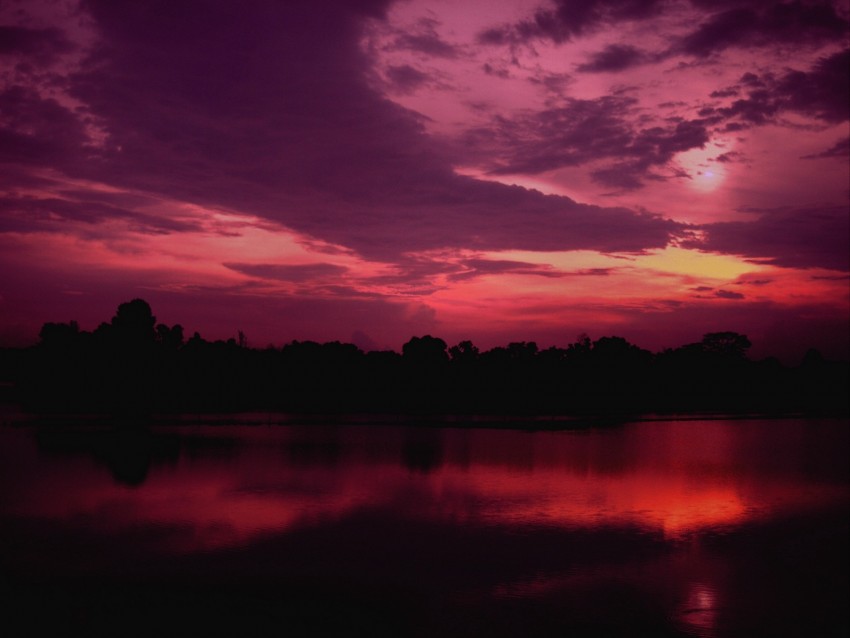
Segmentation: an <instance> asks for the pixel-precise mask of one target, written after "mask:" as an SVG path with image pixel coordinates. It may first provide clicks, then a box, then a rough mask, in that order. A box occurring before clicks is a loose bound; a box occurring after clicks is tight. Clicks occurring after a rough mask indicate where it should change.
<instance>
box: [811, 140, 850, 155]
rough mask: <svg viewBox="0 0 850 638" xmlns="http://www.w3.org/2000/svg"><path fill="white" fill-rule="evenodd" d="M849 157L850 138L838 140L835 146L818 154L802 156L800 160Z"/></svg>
mask: <svg viewBox="0 0 850 638" xmlns="http://www.w3.org/2000/svg"><path fill="white" fill-rule="evenodd" d="M848 155H850V137H845V138H843V139H840V140H838V141H837V142H836V143H835V144H833V145H832V146H830V147H829V148H828V149H825V150H823V151H821V152H820V153H814V154H813V155H804V156H803V157H802V158H801V159H821V158H826V157H846V156H848Z"/></svg>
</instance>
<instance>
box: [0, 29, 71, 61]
mask: <svg viewBox="0 0 850 638" xmlns="http://www.w3.org/2000/svg"><path fill="white" fill-rule="evenodd" d="M73 50H74V46H73V45H72V44H71V42H70V41H69V40H68V38H67V37H66V36H65V34H64V33H63V32H62V31H60V30H59V29H30V28H27V27H20V26H11V25H0V56H4V55H9V56H12V55H21V56H27V59H28V60H30V61H35V62H37V63H39V64H49V63H51V62H53V61H54V60H55V58H56V57H57V56H58V55H61V54H64V53H69V52H71V51H73Z"/></svg>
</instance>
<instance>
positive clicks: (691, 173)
mask: <svg viewBox="0 0 850 638" xmlns="http://www.w3.org/2000/svg"><path fill="white" fill-rule="evenodd" d="M729 148H730V143H729V142H728V141H727V140H711V141H710V142H708V143H707V144H705V146H703V147H702V148H692V149H690V150H688V151H685V152H683V153H679V154H678V155H677V156H676V159H675V163H676V165H677V167H678V168H679V169H680V170H681V171H682V173H683V174H684V175H686V176H687V177H688V186H690V187H691V188H692V189H694V190H698V191H702V192H709V191H713V190H715V189H717V188H719V187H720V186H721V185H722V184H723V182H724V181H725V179H726V175H727V169H726V167H725V165H724V163H723V161H722V160H721V159H719V158H721V157H722V156H723V155H724V153H728V152H729Z"/></svg>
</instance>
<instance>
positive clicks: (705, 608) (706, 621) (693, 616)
mask: <svg viewBox="0 0 850 638" xmlns="http://www.w3.org/2000/svg"><path fill="white" fill-rule="evenodd" d="M717 605H718V602H717V592H716V591H715V590H714V588H713V587H711V586H710V585H707V584H705V583H701V582H693V583H689V584H688V585H687V598H686V600H685V603H684V605H682V609H681V611H680V612H679V619H680V620H681V621H682V622H683V623H684V624H685V625H687V626H690V627H691V628H692V629H694V630H695V633H696V634H697V635H698V636H703V637H704V638H711V637H712V636H714V626H715V623H716V620H717Z"/></svg>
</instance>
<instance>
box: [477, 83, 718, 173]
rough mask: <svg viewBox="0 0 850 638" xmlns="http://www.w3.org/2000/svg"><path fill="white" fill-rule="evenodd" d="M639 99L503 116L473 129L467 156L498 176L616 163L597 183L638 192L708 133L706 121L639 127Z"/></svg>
mask: <svg viewBox="0 0 850 638" xmlns="http://www.w3.org/2000/svg"><path fill="white" fill-rule="evenodd" d="M635 104H636V102H635V100H634V99H633V98H628V97H614V96H605V97H602V98H598V99H595V100H578V99H567V100H566V106H563V107H560V108H555V109H547V110H544V111H540V112H537V113H533V114H529V115H525V116H520V117H518V118H516V119H514V120H508V119H505V118H497V119H496V120H495V122H494V123H493V126H492V127H490V128H487V129H484V128H480V129H477V130H473V131H470V132H469V134H468V136H467V138H466V139H465V145H466V149H467V152H473V153H477V154H478V158H479V161H487V159H489V160H490V162H491V170H492V172H493V173H494V174H512V173H531V174H535V173H542V172H544V171H548V170H553V169H556V168H561V167H564V166H579V165H583V164H588V163H591V162H596V161H599V160H608V161H611V160H613V164H609V165H608V166H605V167H602V168H598V169H594V171H593V172H592V175H593V177H594V179H596V180H597V181H599V182H600V183H603V184H605V185H608V186H616V187H619V188H638V187H640V186H641V184H642V183H643V180H644V179H646V178H647V177H650V175H651V172H652V169H654V168H657V167H660V166H663V165H664V164H666V163H667V162H669V161H670V160H671V159H672V158H673V156H674V155H676V154H677V153H680V152H682V151H686V150H688V149H691V148H701V147H702V146H703V145H704V144H705V143H706V142H707V141H708V131H707V130H706V128H705V127H704V126H703V124H702V123H700V122H694V121H681V122H677V123H673V124H670V125H668V126H666V127H651V128H639V127H638V125H636V124H635V123H634V117H633V116H632V111H633V108H634V106H635Z"/></svg>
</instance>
